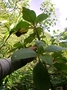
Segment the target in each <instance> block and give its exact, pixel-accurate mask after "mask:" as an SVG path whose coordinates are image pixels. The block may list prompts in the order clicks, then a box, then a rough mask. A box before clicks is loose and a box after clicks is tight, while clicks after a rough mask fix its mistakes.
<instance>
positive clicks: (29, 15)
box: [23, 7, 36, 24]
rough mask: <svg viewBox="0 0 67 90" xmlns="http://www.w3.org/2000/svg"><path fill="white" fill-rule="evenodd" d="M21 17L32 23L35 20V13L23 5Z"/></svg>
mask: <svg viewBox="0 0 67 90" xmlns="http://www.w3.org/2000/svg"><path fill="white" fill-rule="evenodd" d="M23 19H24V20H26V21H28V22H30V23H32V24H34V23H35V20H36V13H35V12H34V11H33V10H30V9H27V8H25V7H23Z"/></svg>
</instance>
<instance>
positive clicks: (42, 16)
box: [36, 13, 48, 23]
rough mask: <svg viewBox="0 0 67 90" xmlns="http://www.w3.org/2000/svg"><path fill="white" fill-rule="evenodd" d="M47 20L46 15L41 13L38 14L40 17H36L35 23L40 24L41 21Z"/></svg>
mask: <svg viewBox="0 0 67 90" xmlns="http://www.w3.org/2000/svg"><path fill="white" fill-rule="evenodd" d="M47 18H48V15H47V14H44V13H42V14H40V15H38V16H37V18H36V23H40V22H42V21H43V20H45V19H47Z"/></svg>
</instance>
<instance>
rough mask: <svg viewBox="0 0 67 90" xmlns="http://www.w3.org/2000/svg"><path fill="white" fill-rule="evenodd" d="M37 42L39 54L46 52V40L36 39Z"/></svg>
mask: <svg viewBox="0 0 67 90" xmlns="http://www.w3.org/2000/svg"><path fill="white" fill-rule="evenodd" d="M35 44H36V45H37V46H38V48H37V49H38V54H43V52H44V47H43V46H44V45H45V44H44V42H43V41H35Z"/></svg>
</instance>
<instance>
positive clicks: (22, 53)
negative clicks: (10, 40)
mask: <svg viewBox="0 0 67 90" xmlns="http://www.w3.org/2000/svg"><path fill="white" fill-rule="evenodd" d="M36 56H37V54H36V52H35V51H33V50H31V49H30V48H23V49H19V50H17V51H16V52H14V53H13V55H12V57H11V59H12V60H20V59H26V58H33V57H36Z"/></svg>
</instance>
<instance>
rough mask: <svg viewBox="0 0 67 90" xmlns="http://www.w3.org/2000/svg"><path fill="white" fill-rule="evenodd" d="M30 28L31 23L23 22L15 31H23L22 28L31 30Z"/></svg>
mask: <svg viewBox="0 0 67 90" xmlns="http://www.w3.org/2000/svg"><path fill="white" fill-rule="evenodd" d="M29 26H30V24H29V23H27V22H25V21H22V20H21V21H20V22H18V23H17V25H16V28H15V29H16V30H19V29H21V28H29Z"/></svg>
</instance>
